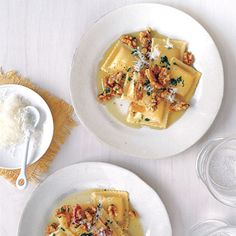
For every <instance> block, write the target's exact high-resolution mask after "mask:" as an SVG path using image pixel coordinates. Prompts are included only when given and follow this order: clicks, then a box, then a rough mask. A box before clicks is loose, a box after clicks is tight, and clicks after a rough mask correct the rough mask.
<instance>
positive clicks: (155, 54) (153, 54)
mask: <svg viewBox="0 0 236 236" xmlns="http://www.w3.org/2000/svg"><path fill="white" fill-rule="evenodd" d="M159 56H160V51H159V50H158V48H156V47H155V48H154V50H153V51H152V52H151V53H150V59H151V60H154V61H155V60H156V59H157V58H158V57H159Z"/></svg>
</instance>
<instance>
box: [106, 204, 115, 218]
mask: <svg viewBox="0 0 236 236" xmlns="http://www.w3.org/2000/svg"><path fill="white" fill-rule="evenodd" d="M107 211H108V214H109V216H111V217H116V216H117V208H116V206H115V205H114V204H111V205H109V206H108V209H107Z"/></svg>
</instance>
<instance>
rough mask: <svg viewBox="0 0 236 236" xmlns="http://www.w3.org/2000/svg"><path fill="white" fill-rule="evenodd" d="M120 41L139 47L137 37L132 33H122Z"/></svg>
mask: <svg viewBox="0 0 236 236" xmlns="http://www.w3.org/2000/svg"><path fill="white" fill-rule="evenodd" d="M120 41H121V42H122V43H124V44H126V45H128V46H130V47H132V48H136V47H137V39H136V38H135V37H132V36H130V35H122V36H121V37H120Z"/></svg>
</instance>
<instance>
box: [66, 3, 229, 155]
mask: <svg viewBox="0 0 236 236" xmlns="http://www.w3.org/2000/svg"><path fill="white" fill-rule="evenodd" d="M147 26H150V27H151V28H153V29H154V30H157V31H158V32H160V33H162V34H165V35H168V36H169V37H171V38H177V39H182V40H186V41H187V42H188V46H189V50H190V51H192V52H193V53H194V55H195V58H196V62H195V64H194V66H195V67H196V68H197V69H198V70H199V71H201V72H202V77H201V80H200V83H199V85H198V87H197V90H196V93H195V95H194V97H193V98H192V101H191V107H190V108H189V109H188V110H187V112H185V114H184V115H183V116H182V117H181V118H180V119H179V120H178V121H177V122H176V123H175V124H174V125H172V126H171V127H170V128H168V129H165V130H161V131H160V130H155V129H150V128H147V127H144V128H142V129H134V128H130V127H127V126H125V125H123V124H122V123H120V122H119V121H117V120H116V119H115V118H114V117H113V116H112V115H110V114H109V113H108V112H107V111H106V109H105V108H104V106H103V105H101V104H98V103H97V101H96V96H97V86H96V85H97V84H96V72H97V68H98V62H99V61H100V60H101V58H102V56H103V54H104V52H105V51H106V50H107V48H108V47H109V45H110V44H111V43H112V42H114V41H115V40H116V39H118V38H119V36H120V35H122V34H125V33H128V32H134V31H139V30H143V29H145V28H146V27H147ZM223 87H224V78H223V67H222V62H221V58H220V55H219V52H218V50H217V48H216V45H215V43H214V41H213V40H212V38H211V37H210V35H209V34H208V33H207V31H206V30H205V29H204V28H203V27H202V26H201V25H200V24H199V23H198V22H197V21H195V20H194V19H193V18H192V17H190V16H189V15H187V14H185V13H184V12H182V11H179V10H177V9H174V8H172V7H168V6H164V5H160V4H150V3H147V4H136V5H130V6H126V7H123V8H120V9H117V10H115V11H113V12H111V13H109V14H108V15H106V16H104V17H103V18H101V19H100V20H99V21H98V22H96V23H95V25H94V26H93V27H92V28H91V29H90V30H89V31H88V32H87V33H86V35H85V36H84V37H83V38H82V40H81V42H80V45H79V48H78V49H77V51H76V53H75V56H74V60H73V65H72V70H71V84H70V90H71V97H72V102H73V105H74V108H75V111H76V114H77V115H78V117H79V118H80V120H81V121H82V123H83V124H84V125H85V126H87V127H88V128H89V129H90V130H91V131H92V132H93V133H94V134H95V135H96V136H97V137H99V138H100V139H101V140H103V141H104V142H106V143H107V144H110V145H112V146H114V147H116V148H118V149H119V150H122V151H124V152H126V153H128V154H131V155H135V156H139V157H143V158H163V157H167V156H171V155H174V154H177V153H180V152H182V151H184V150H186V149H187V148H189V147H190V146H192V145H193V144H194V143H196V142H197V141H198V140H199V139H200V138H201V137H202V136H203V135H204V134H205V133H206V131H207V130H208V128H209V127H210V126H211V124H212V122H213V121H214V119H215V117H216V115H217V113H218V111H219V108H220V105H221V101H222V97H223Z"/></svg>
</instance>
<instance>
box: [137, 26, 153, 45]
mask: <svg viewBox="0 0 236 236" xmlns="http://www.w3.org/2000/svg"><path fill="white" fill-rule="evenodd" d="M139 41H140V43H141V46H142V47H143V48H148V47H149V46H150V45H151V42H152V36H151V32H150V31H149V30H145V31H141V32H140V33H139Z"/></svg>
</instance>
